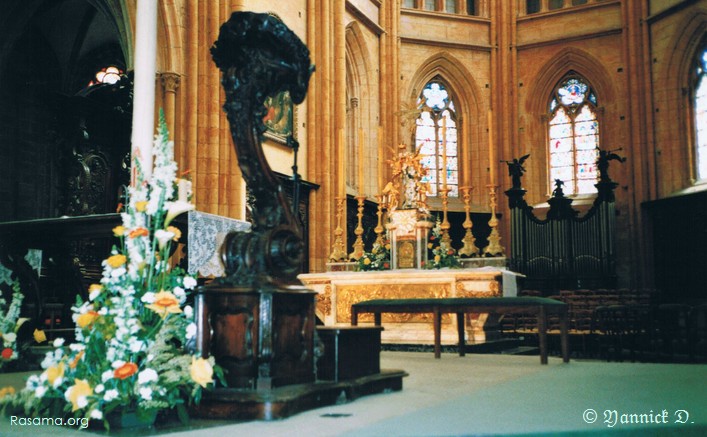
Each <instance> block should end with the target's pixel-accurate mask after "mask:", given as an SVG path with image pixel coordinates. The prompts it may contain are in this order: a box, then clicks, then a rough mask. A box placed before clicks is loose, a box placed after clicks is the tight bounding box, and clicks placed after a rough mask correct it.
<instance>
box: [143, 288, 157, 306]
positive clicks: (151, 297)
mask: <svg viewBox="0 0 707 437" xmlns="http://www.w3.org/2000/svg"><path fill="white" fill-rule="evenodd" d="M140 300H141V301H143V302H145V303H153V302H154V301H155V293H154V292H152V291H148V292H147V293H145V294H143V295H142V297H141V298H140Z"/></svg>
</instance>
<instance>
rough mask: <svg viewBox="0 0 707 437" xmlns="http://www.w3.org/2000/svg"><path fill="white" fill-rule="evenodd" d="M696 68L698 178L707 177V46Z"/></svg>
mask: <svg viewBox="0 0 707 437" xmlns="http://www.w3.org/2000/svg"><path fill="white" fill-rule="evenodd" d="M696 63H697V65H696V69H695V73H696V76H695V77H696V81H695V103H694V105H695V106H694V108H695V149H696V150H695V161H696V164H697V179H701V180H704V179H707V47H705V48H703V49H702V50H701V51H700V52H699V56H698V57H697V62H696Z"/></svg>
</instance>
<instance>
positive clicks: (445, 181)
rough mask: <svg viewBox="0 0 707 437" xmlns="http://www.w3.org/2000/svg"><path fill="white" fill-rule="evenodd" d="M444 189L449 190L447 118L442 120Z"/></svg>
mask: <svg viewBox="0 0 707 437" xmlns="http://www.w3.org/2000/svg"><path fill="white" fill-rule="evenodd" d="M443 117H444V116H443ZM442 189H443V190H446V189H447V117H444V118H442Z"/></svg>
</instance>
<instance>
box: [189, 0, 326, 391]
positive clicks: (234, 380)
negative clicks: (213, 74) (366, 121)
mask: <svg viewBox="0 0 707 437" xmlns="http://www.w3.org/2000/svg"><path fill="white" fill-rule="evenodd" d="M211 52H212V56H213V59H214V62H215V63H216V65H217V66H218V68H219V69H220V70H221V72H222V73H223V79H222V85H223V87H224V89H225V92H226V103H225V104H224V110H225V111H226V113H227V116H228V120H229V123H230V127H231V134H232V137H233V143H234V146H235V150H236V154H237V156H238V164H239V166H240V169H241V172H242V174H243V178H244V179H245V181H246V184H247V186H248V190H249V192H250V193H251V195H252V196H253V203H252V222H253V226H252V230H251V231H250V232H236V233H231V234H229V235H228V236H227V237H226V240H225V242H224V245H223V247H222V258H223V261H224V265H225V271H226V276H224V277H222V278H219V279H217V280H215V281H213V283H212V284H209V285H208V286H205V287H202V288H200V289H199V290H198V293H197V299H196V307H197V317H198V320H197V326H198V331H197V332H198V336H197V348H198V350H199V351H200V352H201V354H202V355H203V356H208V355H213V356H214V357H215V359H216V362H217V363H218V364H219V365H220V366H221V367H222V368H223V369H224V370H225V377H226V381H227V382H228V385H229V387H236V388H243V389H254V390H268V389H271V388H273V387H277V386H282V385H288V384H298V383H306V382H311V381H314V379H315V368H314V364H315V363H314V325H315V315H314V297H315V294H316V293H315V292H314V291H312V290H309V289H307V288H305V287H304V286H303V285H302V284H301V282H299V280H298V279H297V274H298V273H300V272H299V269H300V265H301V259H302V256H303V241H302V236H301V232H300V229H299V227H298V224H297V221H296V220H295V217H294V215H293V211H292V209H291V207H290V206H289V205H288V203H287V200H286V197H285V193H284V192H283V188H282V186H281V185H280V183H279V182H278V179H277V177H276V175H275V174H274V172H273V171H272V170H271V169H270V166H269V165H268V163H267V161H266V159H265V156H264V154H263V149H262V145H261V136H262V134H263V132H264V131H265V126H264V124H263V121H262V120H263V117H264V116H265V115H266V108H265V106H264V101H265V99H266V98H267V97H268V96H274V95H277V94H278V93H280V92H283V91H289V93H290V96H291V97H292V101H293V102H294V103H295V104H299V103H301V102H302V100H304V97H305V94H306V92H307V86H308V83H309V77H310V75H311V73H312V71H313V67H312V66H311V65H310V60H309V50H308V49H307V47H306V46H305V45H304V44H303V43H302V42H301V41H300V39H299V38H298V37H297V36H296V35H295V34H294V33H293V32H292V31H291V30H290V29H289V28H287V26H285V25H284V24H283V23H282V22H281V21H279V20H278V19H277V18H275V17H273V16H271V15H268V14H254V13H249V12H236V13H234V14H233V15H232V16H231V18H230V20H229V21H228V22H226V23H225V24H223V26H222V27H221V31H220V34H219V38H218V40H217V41H216V43H215V44H214V46H213V47H212V49H211Z"/></svg>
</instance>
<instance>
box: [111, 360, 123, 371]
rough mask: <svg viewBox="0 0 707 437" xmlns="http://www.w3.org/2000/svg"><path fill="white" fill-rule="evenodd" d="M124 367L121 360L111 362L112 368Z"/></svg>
mask: <svg viewBox="0 0 707 437" xmlns="http://www.w3.org/2000/svg"><path fill="white" fill-rule="evenodd" d="M124 365H125V361H123V360H118V361H114V362H113V368H114V369H117V368H118V367H123V366H124Z"/></svg>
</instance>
